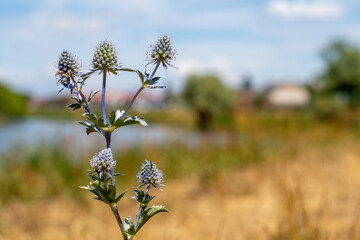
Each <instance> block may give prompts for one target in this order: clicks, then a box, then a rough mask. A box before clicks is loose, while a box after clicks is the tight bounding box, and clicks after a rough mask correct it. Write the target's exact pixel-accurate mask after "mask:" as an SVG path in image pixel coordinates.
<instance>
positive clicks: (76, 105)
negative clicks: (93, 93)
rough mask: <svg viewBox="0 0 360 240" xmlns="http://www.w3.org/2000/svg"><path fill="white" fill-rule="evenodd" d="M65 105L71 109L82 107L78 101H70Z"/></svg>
mask: <svg viewBox="0 0 360 240" xmlns="http://www.w3.org/2000/svg"><path fill="white" fill-rule="evenodd" d="M66 107H68V108H72V110H76V109H79V108H81V107H82V105H81V104H80V103H71V104H69V105H67V106H66Z"/></svg>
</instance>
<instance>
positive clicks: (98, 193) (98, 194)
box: [80, 186, 104, 202]
mask: <svg viewBox="0 0 360 240" xmlns="http://www.w3.org/2000/svg"><path fill="white" fill-rule="evenodd" d="M80 188H82V189H85V190H88V191H90V192H92V193H93V194H95V195H96V196H97V198H95V199H97V200H100V201H102V202H104V200H103V197H102V195H101V192H99V191H98V190H97V189H95V188H93V187H91V186H81V187H80Z"/></svg>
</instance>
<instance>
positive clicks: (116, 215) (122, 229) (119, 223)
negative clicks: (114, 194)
mask: <svg viewBox="0 0 360 240" xmlns="http://www.w3.org/2000/svg"><path fill="white" fill-rule="evenodd" d="M110 208H111V210H112V212H113V213H114V216H115V218H116V221H117V223H118V225H119V227H120V230H121V233H122V235H123V238H124V240H130V239H131V238H130V239H128V237H127V235H126V233H125V227H124V224H123V222H122V221H121V217H120V215H119V211H118V209H117V205H116V203H115V204H112V205H110Z"/></svg>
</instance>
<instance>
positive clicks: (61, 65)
mask: <svg viewBox="0 0 360 240" xmlns="http://www.w3.org/2000/svg"><path fill="white" fill-rule="evenodd" d="M80 68H81V66H80V62H79V60H78V59H76V58H75V57H74V56H73V55H72V54H71V53H70V52H69V51H67V50H64V51H62V53H61V54H60V57H59V60H58V63H57V65H56V70H55V71H56V73H55V75H56V78H57V80H58V82H60V83H61V84H62V85H63V86H64V87H66V88H70V89H72V88H73V87H74V84H73V83H72V81H71V79H70V76H71V75H72V76H73V77H74V78H77V77H78V76H79V75H80Z"/></svg>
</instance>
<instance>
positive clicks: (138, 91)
mask: <svg viewBox="0 0 360 240" xmlns="http://www.w3.org/2000/svg"><path fill="white" fill-rule="evenodd" d="M159 66H160V63H158V64H156V67H155V68H154V71H153V72H152V74H151V76H150V79H152V78H153V77H154V75H155V73H156V71H157V69H158V68H159ZM144 89H145V86H144V85H142V86H141V87H140V88H139V90H137V92H136V93H135V95H134V97H133V98H132V99H131V101H130V103H129V106H128V107H127V108H126V110H125V112H124V114H123V116H122V117H121V118H124V117H125V116H126V114H127V113H128V112H129V110H130V108H131V106H132V105H133V103H134V102H135V99H136V98H137V96H138V95H139V94H140V93H141V91H142V90H144Z"/></svg>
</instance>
